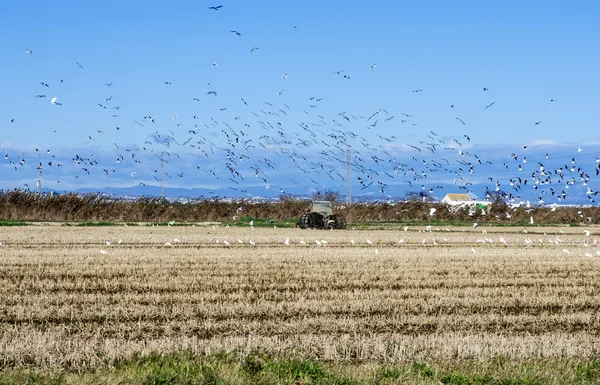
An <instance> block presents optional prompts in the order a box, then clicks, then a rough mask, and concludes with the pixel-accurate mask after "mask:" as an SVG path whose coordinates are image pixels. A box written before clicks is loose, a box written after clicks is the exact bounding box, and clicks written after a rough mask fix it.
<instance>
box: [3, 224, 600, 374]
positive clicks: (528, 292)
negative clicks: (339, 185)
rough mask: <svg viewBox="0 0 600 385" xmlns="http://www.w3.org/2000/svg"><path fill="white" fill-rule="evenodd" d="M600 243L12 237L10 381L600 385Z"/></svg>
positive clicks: (542, 237) (120, 234)
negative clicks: (178, 372)
mask: <svg viewBox="0 0 600 385" xmlns="http://www.w3.org/2000/svg"><path fill="white" fill-rule="evenodd" d="M584 230H590V231H591V233H590V234H589V235H586V234H584ZM596 230H597V229H595V228H582V227H574V228H568V227H564V228H559V227H549V228H541V227H538V228H529V229H527V230H525V229H524V228H522V227H520V228H516V227H515V228H509V227H490V228H483V229H482V228H476V229H473V228H448V227H443V226H440V227H436V226H434V227H432V228H427V227H416V226H415V227H410V228H408V229H407V230H406V231H405V230H404V229H403V228H402V227H399V228H398V229H396V230H380V231H369V230H345V231H314V230H299V229H276V228H256V229H251V228H249V227H243V228H239V227H231V228H225V227H210V226H208V227H179V226H173V227H146V226H136V227H133V226H129V227H102V228H90V227H65V226H41V227H33V226H29V227H13V228H2V229H1V232H0V242H1V243H2V246H0V365H2V366H1V369H2V370H3V371H4V372H5V373H9V374H7V375H10V376H16V377H7V378H17V379H25V378H29V377H27V376H31V375H33V374H32V373H37V374H36V375H40V374H39V373H42V374H43V373H49V374H48V375H51V376H56V375H60V379H61V380H62V381H63V382H67V383H68V382H72V383H75V382H78V381H83V380H82V379H84V378H87V379H88V380H89V381H91V382H96V381H95V380H94V379H96V380H97V379H98V378H99V377H93V376H92V377H85V376H86V375H87V374H86V373H104V375H110V376H116V377H114V378H113V379H115V378H116V379H121V380H122V379H123V378H129V377H127V376H128V375H126V374H122V373H121V374H119V372H118V371H117V372H115V370H116V369H114V368H115V367H118V365H117V364H119V363H120V364H121V365H126V364H125V363H128V362H131V360H138V361H136V362H138V364H139V359H140V357H148V356H151V357H157V356H158V357H160V356H168V357H174V356H177V355H180V354H186V355H188V356H187V357H189V355H192V356H194V357H205V359H213V360H214V357H220V356H219V355H223V356H226V357H228V358H227V359H226V360H225V363H219V364H218V365H217V369H215V370H216V372H215V373H217V374H215V375H218V376H220V377H219V378H221V379H222V380H223V381H224V382H222V383H254V382H260V381H259V379H260V378H262V377H260V378H259V377H256V376H257V375H259V374H260V373H259V374H257V373H254V372H252V373H250V374H251V377H247V375H248V373H247V370H246V367H247V365H248V363H249V362H255V361H256V360H257V358H256V357H259V358H260V360H259V361H260V363H261V364H260V365H258V368H259V369H258V371H259V372H260V369H264V368H266V367H267V365H266V364H265V362H267V361H269V360H274V361H273V362H275V361H277V360H279V358H278V357H285V359H286V360H291V359H295V360H300V361H299V362H304V363H306V362H310V363H313V364H314V365H325V367H326V368H328V369H330V368H334V369H335V370H336V371H337V372H336V373H342V374H339V375H340V376H342V377H343V378H344V379H348V381H350V382H354V381H365V382H369V381H373V383H383V382H385V381H388V382H390V383H394V382H395V381H396V382H397V383H408V382H414V383H421V382H427V381H431V382H432V383H439V382H440V381H441V382H444V383H453V381H454V383H458V382H456V381H455V380H456V378H458V377H452V376H455V374H452V373H455V372H457V371H458V372H460V373H464V374H465V375H467V376H470V377H465V378H466V379H470V380H469V381H471V380H473V379H474V378H476V377H473V376H480V377H481V376H484V377H481V378H487V377H485V376H491V377H489V378H491V379H493V380H494V381H496V380H495V379H497V378H504V377H506V376H508V377H511V376H512V377H515V378H525V377H526V378H529V379H532V378H533V379H534V380H536V381H537V380H540V381H541V382H542V383H545V382H555V381H556V382H571V381H573V382H575V381H578V382H580V383H582V382H585V381H594V380H597V379H598V378H597V376H598V372H600V366H598V365H597V361H596V359H597V358H598V353H599V352H600V314H599V312H598V311H599V310H600V297H599V296H598V292H599V289H600V270H599V266H600V252H598V251H599V250H600V248H599V247H598V246H600V245H599V244H597V241H596V238H599V239H600V232H597V231H596ZM107 241H108V243H110V245H109V244H107ZM211 357H212V358H211ZM265 357H266V358H265ZM282 359H283V358H282ZM306 360H308V361H306ZM269 362H270V361H269ZM202 365H204V366H202V367H206V365H207V364H206V363H203V364H202ZM415 365H416V366H415ZM138 366H139V365H138ZM107 368H112V369H111V371H109V372H102V371H103V370H104V371H106V370H108V369H107ZM415 368H416V369H415ZM394 370H395V371H394ZM200 372H202V371H200ZM200 372H199V374H198V377H194V378H197V379H198V378H199V379H206V378H207V375H206V374H202V373H200ZM23 373H27V374H26V375H24V374H23ZM57 373H58V374H57ZM107 373H108V374H107ZM240 373H241V374H240ZM244 373H245V374H244ZM382 373H383V374H382ZM386 373H387V375H386ZM390 373H391V374H390ZM213 374H214V373H213ZM96 375H97V374H96ZM121 375H122V376H124V377H123V378H121V377H119V376H121ZM20 376H21V377H20ZM22 376H25V377H22ZM82 376H83V377H82ZM144 376H145V374H144ZM252 376H254V377H252ZM298 376H300V377H298V378H304V377H302V375H300V374H298ZM456 376H458V374H456ZM523 376H525V377H523ZM142 377H143V376H142ZM142 377H139V378H137V380H139V382H141V383H143V382H152V381H150V380H148V378H150V377H147V376H146V377H143V378H142ZM309 377H310V376H309ZM342 377H339V378H342ZM41 378H44V377H41ZM89 378H92V380H90V379H89ZM178 378H179V377H178ZM186 378H187V377H186ZM298 378H292V379H293V380H294V381H295V380H297V379H298ZM310 378H312V379H313V380H315V381H313V383H316V382H318V381H316V379H315V378H316V377H315V378H313V377H310ZM327 378H329V380H331V381H330V382H331V383H336V381H337V380H335V381H334V380H332V378H334V377H331V376H329V377H327ZM335 378H338V377H335ZM339 378H338V379H339ZM461 378H462V377H461ZM477 378H479V377H477ZM179 379H181V378H179ZM280 379H282V382H285V381H283V377H280ZM174 381H175V382H174V383H177V381H176V380H174ZM199 381H200V380H199ZM203 381H204V380H203ZM340 381H341V380H340ZM340 381H338V382H340ZM473 381H475V380H473ZM42 382H43V381H42ZM84 382H85V381H84ZM134 382H135V381H134ZM180 382H181V381H180ZM200 382H201V381H200ZM341 382H343V381H341ZM188 383H191V382H188ZM464 383H469V382H464ZM473 383H476V382H473ZM495 383H497V382H495Z"/></svg>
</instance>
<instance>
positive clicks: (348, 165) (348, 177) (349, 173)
mask: <svg viewBox="0 0 600 385" xmlns="http://www.w3.org/2000/svg"><path fill="white" fill-rule="evenodd" d="M351 202H352V150H351V149H350V147H348V149H347V150H346V204H350V203H351Z"/></svg>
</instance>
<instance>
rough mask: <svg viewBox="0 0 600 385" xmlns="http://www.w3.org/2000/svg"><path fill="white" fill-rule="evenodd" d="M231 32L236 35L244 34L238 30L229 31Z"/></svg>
mask: <svg viewBox="0 0 600 385" xmlns="http://www.w3.org/2000/svg"><path fill="white" fill-rule="evenodd" d="M229 32H231V33H233V34H234V35H236V36H242V34H241V33H239V32H238V31H229Z"/></svg>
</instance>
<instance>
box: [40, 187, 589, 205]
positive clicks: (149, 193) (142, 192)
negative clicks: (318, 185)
mask: <svg viewBox="0 0 600 385" xmlns="http://www.w3.org/2000/svg"><path fill="white" fill-rule="evenodd" d="M439 186H441V187H442V188H441V189H436V190H435V191H434V192H433V193H432V194H431V196H432V197H433V198H434V199H435V200H441V199H442V198H443V197H444V196H445V195H446V193H464V192H465V191H463V190H461V189H459V188H458V187H457V186H455V185H453V184H440V185H439ZM578 187H579V188H571V189H570V190H569V191H568V192H569V196H568V197H567V199H566V200H563V201H560V202H559V201H558V199H557V198H556V197H552V196H549V194H544V195H542V194H540V196H542V199H543V200H544V202H545V203H546V204H553V203H558V204H581V205H588V204H593V203H591V202H590V200H589V199H588V197H587V195H586V189H584V188H583V186H578ZM242 190H243V191H242ZM329 190H332V191H337V192H339V193H340V200H342V201H343V200H344V199H345V195H346V194H345V186H335V185H333V186H331V187H330V188H329ZM43 191H44V192H54V193H65V192H67V193H68V192H70V193H77V194H98V193H103V194H108V195H111V196H118V197H130V198H136V197H141V196H144V197H159V196H160V187H159V186H143V185H137V186H129V187H105V188H101V189H93V188H81V189H75V190H71V191H59V190H51V189H44V190H43ZM315 191H316V190H315ZM409 191H411V192H417V193H418V192H419V191H425V190H422V189H421V188H420V187H419V188H415V189H411V190H407V191H406V193H408V192H409ZM471 191H472V193H471V195H472V196H473V197H476V198H479V199H485V197H486V187H485V185H484V184H480V185H473V186H471ZM322 192H323V191H322ZM532 192H535V191H532ZM164 193H165V196H166V197H167V198H212V197H227V198H249V197H252V198H256V199H272V200H278V199H279V197H280V196H281V195H282V194H283V193H285V194H289V195H291V196H293V197H297V198H308V199H310V198H311V196H312V193H311V192H310V191H308V188H306V187H303V186H293V187H289V188H288V189H286V190H285V191H284V192H283V193H282V192H281V191H279V190H277V189H266V188H264V187H244V188H240V189H238V190H234V189H231V188H227V187H225V188H217V189H210V190H209V189H204V188H202V189H189V188H176V187H165V188H164ZM406 193H405V194H404V195H397V196H388V195H386V194H382V193H373V192H372V189H369V190H358V191H356V189H354V190H353V192H352V200H353V201H369V200H373V201H385V200H392V201H397V200H401V199H403V198H404V197H405V196H406ZM517 195H519V196H520V199H521V200H522V201H527V200H529V201H530V202H531V204H534V205H537V204H538V202H539V199H538V196H536V195H535V194H533V193H531V192H529V193H525V194H517ZM599 199H600V198H599Z"/></svg>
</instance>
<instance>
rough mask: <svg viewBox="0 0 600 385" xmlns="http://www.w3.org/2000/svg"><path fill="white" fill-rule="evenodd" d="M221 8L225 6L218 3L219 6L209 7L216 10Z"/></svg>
mask: <svg viewBox="0 0 600 385" xmlns="http://www.w3.org/2000/svg"><path fill="white" fill-rule="evenodd" d="M220 8H223V6H222V5H217V6H214V7H208V9H212V10H214V11H218V10H219V9H220Z"/></svg>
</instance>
